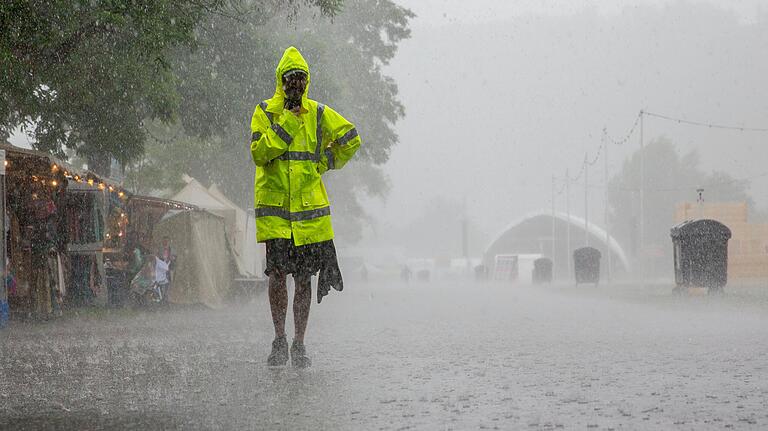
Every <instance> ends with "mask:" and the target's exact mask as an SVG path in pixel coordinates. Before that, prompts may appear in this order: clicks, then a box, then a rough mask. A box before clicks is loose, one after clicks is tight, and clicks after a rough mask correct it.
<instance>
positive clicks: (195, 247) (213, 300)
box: [152, 211, 236, 308]
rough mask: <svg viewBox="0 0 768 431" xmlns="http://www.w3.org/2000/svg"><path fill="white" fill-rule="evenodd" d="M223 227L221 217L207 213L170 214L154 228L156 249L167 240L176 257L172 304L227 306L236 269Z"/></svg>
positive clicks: (180, 212) (175, 212)
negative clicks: (172, 246)
mask: <svg viewBox="0 0 768 431" xmlns="http://www.w3.org/2000/svg"><path fill="white" fill-rule="evenodd" d="M224 225H225V223H224V219H223V218H222V217H220V216H217V215H215V214H212V213H209V212H206V211H171V212H169V213H168V214H166V216H165V217H164V218H163V219H162V220H160V222H159V223H158V224H157V225H156V226H155V228H154V231H153V235H152V237H153V238H154V244H153V245H154V247H153V248H154V249H158V248H160V245H161V241H162V238H163V237H168V238H170V239H171V241H172V243H173V244H174V249H175V250H176V255H177V256H176V266H175V269H174V275H173V283H172V284H171V287H170V290H169V293H168V298H169V301H170V302H172V303H174V304H187V305H189V304H204V305H206V306H208V307H211V308H220V307H222V306H223V305H224V301H225V300H226V299H227V297H228V296H229V294H230V290H231V286H232V281H233V279H234V271H235V269H236V265H235V262H234V259H233V256H232V253H231V251H230V248H229V245H228V244H227V240H226V235H225V233H224V232H225V226H224Z"/></svg>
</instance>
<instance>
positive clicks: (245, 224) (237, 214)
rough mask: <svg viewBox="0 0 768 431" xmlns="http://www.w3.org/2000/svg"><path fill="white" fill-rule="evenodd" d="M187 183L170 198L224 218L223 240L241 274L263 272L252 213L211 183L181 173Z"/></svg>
mask: <svg viewBox="0 0 768 431" xmlns="http://www.w3.org/2000/svg"><path fill="white" fill-rule="evenodd" d="M184 180H185V181H186V182H187V185H186V186H185V187H184V188H183V189H181V191H179V192H178V193H177V194H176V195H175V196H173V198H172V199H173V200H176V201H181V202H187V203H190V204H193V205H195V206H197V207H198V208H201V209H205V210H206V211H208V212H211V213H213V214H216V215H219V216H221V217H223V218H224V221H225V225H226V230H227V239H228V240H229V244H230V247H231V249H232V252H233V254H234V259H235V261H236V262H237V267H238V271H239V272H240V275H241V276H246V277H253V276H260V275H261V274H263V268H262V257H263V256H264V255H265V253H264V250H263V245H260V244H257V243H256V232H255V228H256V222H255V220H254V218H253V213H251V212H246V211H245V210H243V209H242V208H240V207H238V206H237V205H235V204H234V203H233V202H232V201H230V200H229V199H227V197H226V196H224V194H223V193H222V192H221V191H220V190H219V189H218V187H217V186H216V185H215V184H214V185H212V186H211V187H209V188H205V186H203V185H202V184H200V182H198V181H197V180H195V179H194V178H192V177H189V176H184Z"/></svg>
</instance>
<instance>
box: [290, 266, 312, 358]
mask: <svg viewBox="0 0 768 431" xmlns="http://www.w3.org/2000/svg"><path fill="white" fill-rule="evenodd" d="M295 281H296V291H295V292H294V294H293V323H294V325H295V331H296V332H295V333H294V337H293V340H294V341H295V342H298V343H301V344H304V333H305V332H306V331H307V321H308V320H309V307H310V305H312V278H311V277H306V278H300V279H297V280H295Z"/></svg>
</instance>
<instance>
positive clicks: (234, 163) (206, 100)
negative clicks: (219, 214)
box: [131, 0, 413, 240]
mask: <svg viewBox="0 0 768 431" xmlns="http://www.w3.org/2000/svg"><path fill="white" fill-rule="evenodd" d="M264 16H265V15H264V14H253V15H245V16H241V17H239V18H238V19H237V20H235V19H233V18H231V17H227V16H220V15H212V16H210V17H209V18H208V20H207V21H206V23H205V24H203V25H201V26H200V28H199V29H198V33H197V34H198V46H197V48H196V50H195V51H191V50H185V49H178V50H176V52H175V53H174V67H175V68H176V69H177V71H178V76H179V80H178V93H179V94H180V96H181V103H180V109H179V122H178V125H179V126H180V127H181V129H180V130H181V131H180V132H179V130H176V129H174V128H173V127H171V128H167V129H165V130H159V131H158V132H157V133H156V134H155V137H157V138H159V139H157V140H154V139H150V141H149V145H150V146H158V147H161V148H158V150H157V151H156V150H153V149H150V151H148V154H153V153H162V152H163V151H168V152H172V153H173V154H175V155H176V156H177V157H176V158H175V159H172V160H168V158H167V157H156V158H151V157H150V158H147V159H146V160H143V161H142V164H141V166H136V168H138V169H133V172H132V173H131V176H132V177H134V178H139V177H141V178H144V177H145V174H144V171H147V172H150V171H152V172H158V171H159V170H160V169H163V170H165V172H166V173H172V175H171V176H170V177H167V178H165V179H163V180H162V181H167V183H166V184H158V185H159V186H160V187H158V188H163V187H166V186H167V185H172V184H174V183H177V182H178V179H179V178H180V177H181V175H182V174H183V173H188V174H190V175H192V176H194V177H195V178H197V179H199V180H201V181H202V182H204V183H217V184H219V185H220V186H221V187H222V190H223V191H224V192H225V193H227V195H228V196H229V197H230V198H231V199H232V200H234V201H235V202H237V203H238V204H240V205H241V206H243V207H244V208H248V207H250V206H251V205H252V204H253V202H252V199H253V172H254V166H253V163H252V162H251V158H250V154H249V140H250V130H249V124H250V118H251V115H252V113H253V109H254V107H255V106H256V105H257V104H258V103H259V102H260V101H262V100H264V99H266V98H269V97H271V96H272V94H273V92H274V88H275V67H276V65H277V62H278V61H279V59H280V56H281V55H282V52H283V50H284V49H285V48H286V47H288V46H289V45H295V46H297V47H299V49H300V50H301V51H302V53H303V54H304V56H305V57H306V58H307V61H308V62H309V64H310V69H311V73H312V82H311V83H310V97H312V98H314V99H317V100H320V101H322V102H324V103H327V104H329V105H330V106H332V107H334V108H335V109H337V110H338V111H339V112H341V113H342V114H343V115H344V116H346V117H347V118H348V119H350V120H351V121H352V122H354V123H355V124H356V126H357V127H358V130H360V132H361V135H362V137H363V147H362V148H361V150H360V152H359V153H358V155H357V156H356V159H355V162H354V163H352V164H350V165H348V166H347V167H346V168H345V169H344V170H341V171H335V172H331V173H328V174H327V176H326V180H327V183H328V185H329V192H330V193H331V194H332V201H333V203H334V207H335V208H341V209H342V211H338V212H337V214H339V216H338V217H339V218H338V219H337V220H338V222H337V223H336V226H337V234H340V235H342V236H344V237H346V238H348V239H353V240H354V239H356V238H359V236H360V233H361V230H362V223H363V222H364V219H365V218H366V215H365V213H364V210H363V208H362V206H361V205H360V203H359V202H358V200H357V198H358V196H360V194H361V193H368V194H372V195H376V196H383V195H384V194H385V193H386V190H387V181H386V176H385V175H384V174H383V172H382V171H381V170H380V168H379V165H381V164H383V163H384V162H386V161H387V159H388V158H389V152H390V150H391V148H392V147H393V146H394V145H396V143H397V135H396V133H395V131H394V124H395V123H396V122H397V120H398V119H400V118H401V117H402V116H403V115H404V109H403V107H402V105H401V104H400V103H399V101H398V100H397V86H396V84H395V83H394V82H393V80H392V79H391V78H389V77H387V76H385V75H384V74H383V72H382V66H383V65H385V64H387V63H388V62H389V61H390V60H391V59H392V57H393V56H394V54H395V52H396V48H397V44H398V43H399V42H400V41H401V40H402V39H404V38H407V37H409V35H410V31H409V29H408V20H409V19H410V18H411V17H413V14H412V13H411V12H410V11H408V10H407V9H404V8H402V7H400V6H397V5H396V4H394V3H393V2H391V1H388V0H384V1H381V0H350V1H347V2H346V3H345V7H344V9H343V10H341V11H339V13H338V14H337V15H335V16H334V17H333V19H332V20H331V19H329V18H328V17H325V16H322V15H321V16H317V15H316V14H313V13H312V11H311V10H309V9H302V10H299V11H298V12H296V13H295V14H293V15H291V12H290V11H285V10H283V11H280V12H277V13H275V14H274V15H273V16H271V17H269V18H267V19H264ZM286 25H288V26H289V28H288V29H287V30H286ZM191 136H197V137H200V139H199V140H196V139H192V138H189V137H191ZM171 138H173V139H171ZM171 141H173V142H171ZM171 177H172V178H171Z"/></svg>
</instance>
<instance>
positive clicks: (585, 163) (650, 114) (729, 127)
mask: <svg viewBox="0 0 768 431" xmlns="http://www.w3.org/2000/svg"><path fill="white" fill-rule="evenodd" d="M643 117H653V118H656V119H660V120H664V121H669V122H674V123H677V124H682V125H689V126H695V127H703V128H709V129H720V130H731V131H739V132H758V133H766V132H768V127H753V126H739V125H727V124H724V123H720V122H706V121H695V120H688V119H686V118H682V117H675V116H670V115H665V114H659V113H656V112H649V111H645V110H641V111H639V112H638V114H637V115H636V116H635V118H634V122H633V123H632V126H631V127H630V128H629V130H628V131H627V133H625V134H624V135H621V138H618V139H616V138H613V137H611V136H610V134H608V131H607V129H603V135H602V136H603V138H602V142H601V143H600V146H599V147H598V148H597V151H596V153H595V157H594V158H592V160H591V161H590V160H589V158H588V157H589V155H588V153H585V154H584V160H583V162H582V163H581V167H580V169H579V172H578V173H577V174H576V175H575V176H569V175H566V176H565V177H563V178H556V177H553V178H554V179H555V180H557V181H561V182H563V183H565V182H571V183H575V184H578V180H579V179H581V177H582V175H583V174H584V171H585V170H586V169H587V167H589V166H594V165H595V164H596V163H597V162H598V160H599V159H600V156H601V154H602V152H603V149H604V147H605V145H606V144H607V143H611V144H613V145H617V146H622V145H624V144H626V143H628V142H629V141H630V139H632V137H633V136H634V135H635V132H636V131H637V128H638V125H640V122H641V121H642V119H643ZM764 176H768V173H763V174H758V175H754V176H751V177H745V178H740V179H733V180H729V181H726V182H723V183H713V184H708V185H707V186H708V187H718V186H722V185H728V184H733V183H735V182H743V181H749V180H752V179H756V178H761V177H764ZM606 186H607V185H587V187H589V188H604V187H606ZM691 188H694V189H695V188H696V186H692V187H673V188H646V189H645V190H646V191H659V192H672V191H686V190H691ZM565 189H566V187H565V185H564V186H563V187H562V188H561V190H559V191H558V192H557V193H556V196H559V195H560V194H562V193H563V192H564V191H565ZM621 190H624V189H621ZM626 190H627V191H632V190H630V189H626Z"/></svg>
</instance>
